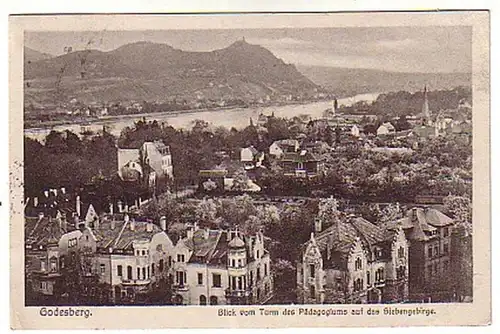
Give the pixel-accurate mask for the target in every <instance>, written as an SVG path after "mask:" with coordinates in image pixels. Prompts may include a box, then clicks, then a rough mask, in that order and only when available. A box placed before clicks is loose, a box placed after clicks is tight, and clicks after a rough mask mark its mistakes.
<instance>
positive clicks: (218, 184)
mask: <svg viewBox="0 0 500 334" xmlns="http://www.w3.org/2000/svg"><path fill="white" fill-rule="evenodd" d="M227 174H228V172H227V170H226V169H204V170H200V171H199V172H198V191H203V192H212V191H213V192H223V191H224V184H225V179H226V176H227Z"/></svg>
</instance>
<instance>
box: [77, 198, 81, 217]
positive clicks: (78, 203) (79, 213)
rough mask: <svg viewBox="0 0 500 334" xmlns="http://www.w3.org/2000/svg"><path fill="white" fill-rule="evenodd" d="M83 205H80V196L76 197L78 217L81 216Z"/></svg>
mask: <svg viewBox="0 0 500 334" xmlns="http://www.w3.org/2000/svg"><path fill="white" fill-rule="evenodd" d="M80 206H81V203H80V195H78V196H76V214H77V215H78V217H80V215H81V207H80Z"/></svg>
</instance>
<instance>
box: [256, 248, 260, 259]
mask: <svg viewBox="0 0 500 334" xmlns="http://www.w3.org/2000/svg"><path fill="white" fill-rule="evenodd" d="M257 258H258V259H260V251H258V250H257Z"/></svg>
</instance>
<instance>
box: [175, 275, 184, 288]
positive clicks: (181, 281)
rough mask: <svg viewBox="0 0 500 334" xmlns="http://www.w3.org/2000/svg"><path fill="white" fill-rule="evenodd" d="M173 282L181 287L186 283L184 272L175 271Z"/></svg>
mask: <svg viewBox="0 0 500 334" xmlns="http://www.w3.org/2000/svg"><path fill="white" fill-rule="evenodd" d="M175 282H176V283H177V284H178V285H179V286H181V287H183V286H184V283H185V282H186V273H185V272H184V271H176V272H175Z"/></svg>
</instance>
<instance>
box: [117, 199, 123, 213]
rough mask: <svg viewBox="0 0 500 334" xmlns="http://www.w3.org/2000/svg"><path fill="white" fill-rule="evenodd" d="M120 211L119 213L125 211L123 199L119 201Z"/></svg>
mask: <svg viewBox="0 0 500 334" xmlns="http://www.w3.org/2000/svg"><path fill="white" fill-rule="evenodd" d="M118 212H119V213H122V212H123V203H122V201H118Z"/></svg>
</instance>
